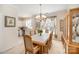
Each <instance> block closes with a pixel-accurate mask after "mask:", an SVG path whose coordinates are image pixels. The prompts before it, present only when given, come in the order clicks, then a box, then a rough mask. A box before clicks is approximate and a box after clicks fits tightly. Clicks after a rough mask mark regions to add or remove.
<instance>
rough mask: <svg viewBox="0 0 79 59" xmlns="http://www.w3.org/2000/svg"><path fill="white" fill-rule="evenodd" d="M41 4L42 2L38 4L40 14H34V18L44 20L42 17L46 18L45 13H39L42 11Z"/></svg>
mask: <svg viewBox="0 0 79 59" xmlns="http://www.w3.org/2000/svg"><path fill="white" fill-rule="evenodd" d="M41 6H42V4H40V14H39V15H36V16H35V19H38V20H44V19H46V18H47V17H46V15H44V14H42V13H41V12H42V9H41Z"/></svg>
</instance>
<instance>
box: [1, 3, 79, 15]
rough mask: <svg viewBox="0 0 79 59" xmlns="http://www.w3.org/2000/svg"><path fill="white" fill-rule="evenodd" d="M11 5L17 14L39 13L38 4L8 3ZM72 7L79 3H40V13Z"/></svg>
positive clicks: (77, 5) (78, 5)
mask: <svg viewBox="0 0 79 59" xmlns="http://www.w3.org/2000/svg"><path fill="white" fill-rule="evenodd" d="M3 5H5V4H3ZM1 6H2V5H0V7H1ZM5 6H7V4H6V5H5ZM11 6H12V7H16V10H17V13H18V15H19V16H25V15H26V16H29V15H30V16H32V15H35V14H39V13H40V4H9V7H11ZM73 7H79V4H42V6H41V13H43V14H45V13H52V12H56V11H60V10H68V9H69V8H73ZM4 8H5V7H4Z"/></svg>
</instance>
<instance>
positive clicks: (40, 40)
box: [32, 33, 50, 53]
mask: <svg viewBox="0 0 79 59" xmlns="http://www.w3.org/2000/svg"><path fill="white" fill-rule="evenodd" d="M49 36H50V33H43V34H42V35H39V34H35V35H32V41H33V43H34V44H37V45H39V46H40V47H41V53H44V49H43V48H44V46H45V45H46V43H47V41H48V40H49Z"/></svg>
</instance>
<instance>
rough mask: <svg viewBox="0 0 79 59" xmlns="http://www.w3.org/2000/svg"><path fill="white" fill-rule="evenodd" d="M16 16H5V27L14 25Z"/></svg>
mask: <svg viewBox="0 0 79 59" xmlns="http://www.w3.org/2000/svg"><path fill="white" fill-rule="evenodd" d="M15 26H16V18H15V17H11V16H5V27H15Z"/></svg>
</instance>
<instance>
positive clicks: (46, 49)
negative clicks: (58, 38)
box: [43, 32, 53, 53]
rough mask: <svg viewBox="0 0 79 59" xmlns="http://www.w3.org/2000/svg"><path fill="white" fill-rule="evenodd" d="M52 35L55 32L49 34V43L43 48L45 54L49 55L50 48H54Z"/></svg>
mask: <svg viewBox="0 0 79 59" xmlns="http://www.w3.org/2000/svg"><path fill="white" fill-rule="evenodd" d="M52 35H53V32H51V33H50V34H49V38H48V41H47V43H46V45H45V46H44V47H43V49H44V53H48V50H50V48H51V46H52Z"/></svg>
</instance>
